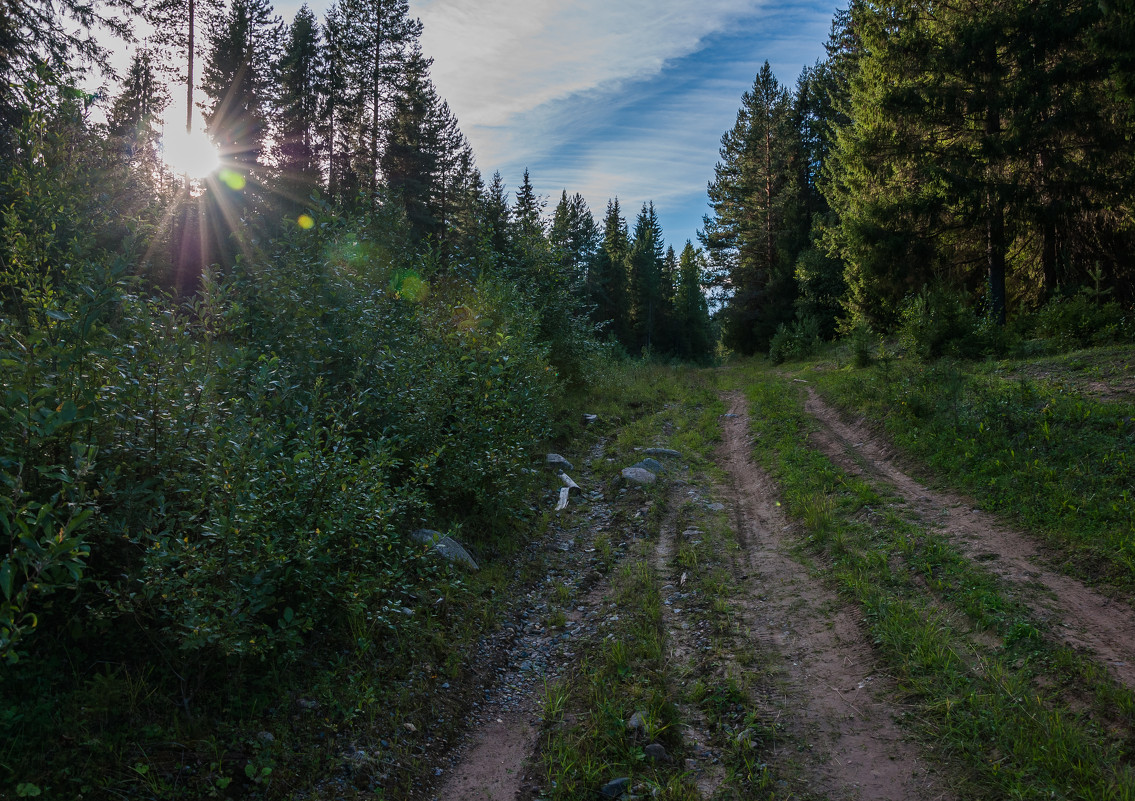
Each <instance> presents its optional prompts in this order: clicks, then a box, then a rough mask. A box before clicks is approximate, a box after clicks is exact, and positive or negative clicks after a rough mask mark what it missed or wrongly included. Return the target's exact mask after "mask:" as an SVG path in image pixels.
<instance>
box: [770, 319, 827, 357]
mask: <svg viewBox="0 0 1135 801" xmlns="http://www.w3.org/2000/svg"><path fill="white" fill-rule="evenodd" d="M820 343H821V338H820V322H819V320H818V319H817V318H815V317H813V316H810V315H805V316H799V317H798V318H797V319H796V321H795V322H793V323H792V326H791V327H789V326H786V325H784V323H781V324H780V325H779V326H778V327H777V329H776V333H775V334H773V337H772V341H771V342H770V343H769V358H770V359H772V363H773V364H781V363H782V362H786V361H793V360H796V359H806V358H807V357H809V356H811V355H812V354H813V353H815V352H816V350H817V349H818V348H819V347H820Z"/></svg>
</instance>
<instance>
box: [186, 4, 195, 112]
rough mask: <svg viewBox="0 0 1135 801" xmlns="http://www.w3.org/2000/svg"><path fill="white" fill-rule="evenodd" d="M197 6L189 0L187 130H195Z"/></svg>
mask: <svg viewBox="0 0 1135 801" xmlns="http://www.w3.org/2000/svg"><path fill="white" fill-rule="evenodd" d="M196 10H197V6H196V2H195V0H189V56H188V75H187V76H186V79H185V132H186V133H192V132H193V21H194V20H193V17H194V15H195V13H196Z"/></svg>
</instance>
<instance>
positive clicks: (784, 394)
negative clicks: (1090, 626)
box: [738, 367, 1135, 799]
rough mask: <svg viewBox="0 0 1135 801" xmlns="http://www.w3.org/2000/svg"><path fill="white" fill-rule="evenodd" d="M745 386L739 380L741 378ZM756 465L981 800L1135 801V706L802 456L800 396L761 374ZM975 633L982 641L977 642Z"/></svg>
mask: <svg viewBox="0 0 1135 801" xmlns="http://www.w3.org/2000/svg"><path fill="white" fill-rule="evenodd" d="M738 378H740V376H739V377H738ZM743 381H744V383H745V384H746V389H747V393H748V397H749V401H750V416H751V420H752V430H753V433H754V435H755V437H754V449H755V455H756V457H757V459H758V460H759V461H760V462H761V463H762V464H764V465H765V467H766V468H768V469H769V470H770V472H771V473H772V474H773V476H774V477H775V478H776V479H777V481H778V482H779V483H780V486H781V488H782V492H783V496H784V499H785V503H786V507H787V509H788V511H789V512H790V513H791V514H793V515H795V516H796V517H797V518H800V519H802V520H803V521H804V525H805V536H806V537H807V543H808V545H809V547H810V548H811V549H812V550H813V551H814V552H815V553H816V554H817V555H818V556H819V557H820V561H821V563H822V564H823V565H824V570H825V572H826V573H827V574H828V576H829V577H830V580H832V581H833V582H834V583H835V585H836V586H837V587H838V588H839V589H840V591H841V592H842V593H843V594H844V595H845V596H846V597H848V598H849V599H851V600H853V601H854V602H855V603H857V604H858V605H859V606H860V608H861V609H862V610H863V614H864V617H865V619H866V622H867V626H868V629H869V631H870V633H871V636H872V637H873V638H874V641H875V644H876V646H877V648H878V650H879V653H880V654H881V656H882V657H883V659H884V660H885V661H886V664H887V669H888V670H889V672H891V673H892V675H893V676H894V677H895V679H896V681H897V682H898V684H899V686H900V687H901V689H902V691H903V692H904V694H905V695H906V697H907V698H908V700H909V701H910V702H912V703H914V704H915V705H916V708H917V709H918V710H919V711H918V713H917V714H916V715H915V717H916V718H917V719H919V721H920V722H919V723H916V724H915V725H916V727H917V729H918V730H919V731H921V732H922V734H923V735H924V736H926V737H927V738H933V739H934V740H935V741H936V742H937V743H940V744H941V753H945V754H946V755H947V756H948V757H949V758H950V759H951V760H952V761H954V762H955V763H956V764H958V765H959V766H961V767H962V768H963V769H964V772H965V775H968V777H969V780H968V782H967V783H966V786H967V792H968V793H970V794H972V795H974V796H975V797H987V798H1050V797H1058V798H1059V797H1068V798H1115V799H1121V798H1135V775H1133V774H1132V772H1131V769H1130V767H1129V766H1130V763H1131V759H1132V757H1133V756H1135V754H1133V753H1132V751H1131V743H1130V741H1129V738H1128V737H1127V736H1126V735H1125V733H1124V732H1126V731H1129V730H1130V728H1131V726H1132V723H1133V722H1135V700H1133V698H1132V695H1131V693H1130V692H1129V691H1127V690H1126V689H1123V688H1120V687H1117V686H1116V685H1115V684H1114V683H1113V682H1111V680H1110V679H1109V678H1108V677H1107V676H1106V675H1105V673H1104V671H1103V670H1102V669H1101V668H1100V667H1099V666H1097V665H1095V664H1094V663H1092V662H1090V661H1089V660H1086V659H1084V658H1082V657H1079V656H1077V655H1076V654H1074V653H1072V652H1071V651H1069V650H1068V649H1066V648H1062V647H1059V646H1057V645H1054V644H1052V643H1050V642H1049V641H1048V640H1046V639H1045V638H1044V636H1043V627H1042V626H1043V624H1041V623H1039V622H1037V621H1036V620H1035V619H1034V618H1033V617H1032V616H1031V615H1030V612H1029V610H1028V609H1027V607H1025V606H1024V605H1022V604H1021V603H1020V602H1019V601H1017V600H1015V599H1013V598H1012V597H1009V596H1007V595H1006V594H1005V593H1004V592H1003V591H1002V589H1001V588H1000V587H999V585H998V582H997V581H996V580H995V579H994V578H993V577H992V576H990V575H989V574H988V573H987V572H986V571H984V570H983V569H982V568H981V567H980V566H979V565H975V564H973V563H971V562H968V561H967V560H965V559H964V558H962V557H961V556H960V555H959V554H958V553H957V552H956V551H954V550H953V549H952V548H951V547H950V545H949V543H948V542H946V541H945V540H944V539H943V538H941V537H939V536H937V535H936V534H935V533H934V532H932V531H930V530H928V529H926V528H924V527H922V526H921V525H919V524H917V523H915V522H912V521H908V520H905V519H903V518H902V517H900V516H899V515H898V514H896V513H894V512H893V511H890V510H889V509H888V508H887V504H886V499H885V497H884V496H883V495H882V494H881V492H880V491H879V490H877V489H876V488H873V487H872V486H870V485H868V484H866V483H864V482H863V481H861V480H859V479H856V478H853V477H851V476H848V475H847V474H845V473H843V472H842V471H841V470H840V469H838V468H837V467H836V466H835V465H833V464H832V463H831V462H830V461H829V460H828V459H827V458H826V457H824V456H823V455H822V454H820V453H818V452H817V451H814V450H811V449H808V448H805V447H800V443H801V442H803V441H805V439H806V434H807V431H808V427H809V423H808V420H807V418H806V416H805V414H804V412H803V408H802V399H801V397H800V394H799V390H798V389H796V388H794V387H793V386H792V385H791V383H790V382H788V381H785V380H784V379H781V378H778V377H774V376H772V375H770V374H769V373H767V372H765V371H763V370H762V369H760V368H759V367H750V368H749V369H747V370H746V372H745V375H744V379H743ZM978 634H980V635H981V636H976V635H978Z"/></svg>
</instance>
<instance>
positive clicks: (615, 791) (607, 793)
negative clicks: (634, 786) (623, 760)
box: [599, 776, 631, 798]
mask: <svg viewBox="0 0 1135 801" xmlns="http://www.w3.org/2000/svg"><path fill="white" fill-rule="evenodd" d="M630 788H631V780H630V778H628V777H625V776H624V777H623V778H620V779H612V780H611V781H609V782H607V783H606V784H604V785H603V787H602V788H601V789H600V790H599V793H600V795H602V796H603V797H604V798H622V797H623V796H624V795H625V794H626V793H627V791H628V790H630Z"/></svg>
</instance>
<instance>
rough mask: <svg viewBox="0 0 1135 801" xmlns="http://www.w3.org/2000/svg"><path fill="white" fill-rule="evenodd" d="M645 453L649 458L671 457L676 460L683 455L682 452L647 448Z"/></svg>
mask: <svg viewBox="0 0 1135 801" xmlns="http://www.w3.org/2000/svg"><path fill="white" fill-rule="evenodd" d="M643 453H645V454H646V455H647V456H670V457H672V458H674V459H677V458H680V457H681V455H682V454H681V453H680V452H678V451H672V450H670V449H669V448H647V449H646V450H644V451H643Z"/></svg>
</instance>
